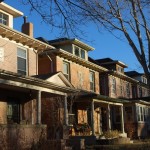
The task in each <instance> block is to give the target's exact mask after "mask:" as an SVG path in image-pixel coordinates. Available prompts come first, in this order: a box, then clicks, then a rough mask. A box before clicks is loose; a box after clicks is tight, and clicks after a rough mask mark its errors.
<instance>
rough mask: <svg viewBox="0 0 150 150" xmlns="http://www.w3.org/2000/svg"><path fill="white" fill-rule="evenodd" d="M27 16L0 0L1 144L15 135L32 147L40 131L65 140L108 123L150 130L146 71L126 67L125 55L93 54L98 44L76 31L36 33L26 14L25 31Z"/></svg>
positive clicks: (129, 131) (130, 132)
mask: <svg viewBox="0 0 150 150" xmlns="http://www.w3.org/2000/svg"><path fill="white" fill-rule="evenodd" d="M20 16H23V13H22V12H20V11H18V10H16V9H15V8H12V7H11V6H9V5H7V4H5V3H3V2H1V3H0V135H1V137H2V138H1V139H0V147H2V146H3V147H5V146H6V147H7V146H8V145H9V146H11V143H12V144H13V146H14V143H16V141H17V143H16V146H17V147H19V146H20V147H22V146H23V143H24V146H26V147H27V146H28V147H30V146H31V145H32V144H33V143H36V142H38V141H39V140H40V138H41V137H42V138H45V139H49V140H61V139H68V138H69V136H70V137H72V136H85V135H86V136H96V135H101V134H102V133H103V132H105V131H107V130H118V131H120V132H121V135H122V136H128V137H131V138H137V137H146V136H149V134H150V132H149V131H150V102H149V100H150V98H149V96H150V95H149V93H150V90H149V89H148V86H147V79H146V77H145V76H144V74H141V73H138V72H135V71H130V72H124V68H127V66H126V65H125V64H124V63H122V62H120V61H118V60H112V59H110V58H105V59H98V60H94V59H92V58H90V57H89V56H88V52H89V51H92V50H94V48H93V47H91V46H89V45H87V44H85V43H83V42H81V41H80V40H78V39H75V38H74V39H68V38H61V39H56V40H47V39H44V38H43V37H39V38H36V39H35V38H34V37H33V25H32V24H31V23H28V22H27V21H26V19H25V18H24V23H23V25H22V32H18V31H16V30H14V29H13V19H14V18H16V17H20ZM43 36H44V35H43ZM83 127H85V128H84V130H83ZM69 131H70V132H69ZM18 139H19V140H18Z"/></svg>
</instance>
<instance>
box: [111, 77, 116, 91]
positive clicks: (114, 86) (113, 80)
mask: <svg viewBox="0 0 150 150" xmlns="http://www.w3.org/2000/svg"><path fill="white" fill-rule="evenodd" d="M112 93H116V79H115V78H114V77H113V78H112Z"/></svg>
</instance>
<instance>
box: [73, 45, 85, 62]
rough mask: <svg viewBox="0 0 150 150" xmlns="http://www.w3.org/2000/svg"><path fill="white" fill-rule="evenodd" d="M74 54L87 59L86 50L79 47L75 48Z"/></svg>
mask: <svg viewBox="0 0 150 150" xmlns="http://www.w3.org/2000/svg"><path fill="white" fill-rule="evenodd" d="M74 54H75V55H76V56H78V57H80V58H83V59H85V50H83V49H81V48H79V47H77V46H74Z"/></svg>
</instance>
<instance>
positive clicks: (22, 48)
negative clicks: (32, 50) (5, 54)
mask: <svg viewBox="0 0 150 150" xmlns="http://www.w3.org/2000/svg"><path fill="white" fill-rule="evenodd" d="M18 49H21V50H24V51H25V52H26V75H28V58H27V56H28V55H27V52H28V51H27V49H26V48H24V47H17V52H18ZM19 57H20V56H19ZM17 58H18V54H17ZM20 58H23V59H25V58H24V57H20ZM17 63H18V61H17ZM20 71H24V70H20ZM17 72H18V66H17Z"/></svg>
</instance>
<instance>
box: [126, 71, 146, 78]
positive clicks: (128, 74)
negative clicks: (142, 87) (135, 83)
mask: <svg viewBox="0 0 150 150" xmlns="http://www.w3.org/2000/svg"><path fill="white" fill-rule="evenodd" d="M125 74H126V75H127V76H130V77H135V76H142V75H144V74H143V73H139V72H137V71H128V72H125Z"/></svg>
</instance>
